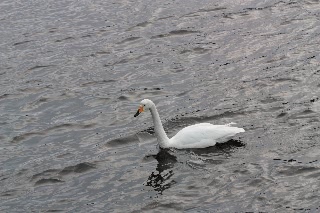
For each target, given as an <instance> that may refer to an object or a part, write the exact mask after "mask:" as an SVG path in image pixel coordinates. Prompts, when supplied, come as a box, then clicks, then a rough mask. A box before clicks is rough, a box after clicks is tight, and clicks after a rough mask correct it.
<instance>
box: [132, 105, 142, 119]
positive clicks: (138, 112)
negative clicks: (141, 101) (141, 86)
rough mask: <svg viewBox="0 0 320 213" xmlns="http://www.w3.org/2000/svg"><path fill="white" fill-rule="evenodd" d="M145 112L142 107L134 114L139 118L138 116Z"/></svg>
mask: <svg viewBox="0 0 320 213" xmlns="http://www.w3.org/2000/svg"><path fill="white" fill-rule="evenodd" d="M143 111H144V109H143V106H140V107H139V109H138V111H137V113H136V114H134V117H137V116H138V115H139V114H140V113H141V112H143Z"/></svg>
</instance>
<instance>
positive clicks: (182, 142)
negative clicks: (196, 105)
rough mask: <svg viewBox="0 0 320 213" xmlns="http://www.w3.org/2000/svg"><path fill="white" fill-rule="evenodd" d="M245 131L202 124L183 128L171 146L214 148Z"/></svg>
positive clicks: (174, 137)
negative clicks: (218, 143) (217, 144)
mask: <svg viewBox="0 0 320 213" xmlns="http://www.w3.org/2000/svg"><path fill="white" fill-rule="evenodd" d="M239 132H244V129H242V128H238V127H231V126H228V125H212V124H210V123H200V124H195V125H191V126H188V127H185V128H183V129H182V130H181V131H179V132H178V133H177V134H176V135H175V136H173V137H172V138H171V139H170V146H171V147H175V148H179V149H183V148H204V147H208V146H214V145H215V144H216V143H217V142H222V141H225V140H227V139H228V138H230V137H232V136H234V135H235V134H237V133H239Z"/></svg>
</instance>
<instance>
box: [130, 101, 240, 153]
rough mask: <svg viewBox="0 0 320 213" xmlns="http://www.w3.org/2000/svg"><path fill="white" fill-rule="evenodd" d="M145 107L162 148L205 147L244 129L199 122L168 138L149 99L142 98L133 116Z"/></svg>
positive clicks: (222, 140)
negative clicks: (148, 111)
mask: <svg viewBox="0 0 320 213" xmlns="http://www.w3.org/2000/svg"><path fill="white" fill-rule="evenodd" d="M147 109H149V110H150V112H151V115H152V118H153V123H154V130H155V133H156V136H157V139H158V143H159V145H160V147H162V148H171V147H172V148H178V149H185V148H205V147H209V146H214V145H215V144H216V143H217V142H224V141H226V140H228V139H229V138H230V137H232V136H234V135H235V134H237V133H240V132H244V131H245V130H244V129H242V128H238V127H232V126H230V125H228V124H227V125H212V124H210V123H200V124H195V125H191V126H188V127H185V128H183V129H182V130H180V131H179V132H178V133H177V134H176V135H175V136H173V137H172V138H171V139H169V138H168V136H167V134H166V133H165V131H164V129H163V126H162V123H161V120H160V117H159V113H158V111H157V108H156V106H155V104H154V103H153V102H152V101H151V100H148V99H144V100H143V101H141V105H140V108H139V110H138V112H137V113H136V114H135V117H136V116H138V115H139V114H140V113H141V112H143V111H144V110H147Z"/></svg>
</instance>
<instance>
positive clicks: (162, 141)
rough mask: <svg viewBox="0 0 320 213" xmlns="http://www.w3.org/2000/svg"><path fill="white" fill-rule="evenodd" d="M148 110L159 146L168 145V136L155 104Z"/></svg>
mask: <svg viewBox="0 0 320 213" xmlns="http://www.w3.org/2000/svg"><path fill="white" fill-rule="evenodd" d="M150 112H151V115H152V119H153V123H154V130H155V133H156V136H157V139H158V143H159V145H160V146H161V147H168V145H169V138H168V136H167V134H166V132H165V131H164V129H163V126H162V123H161V120H160V116H159V113H158V111H157V108H156V106H155V105H153V106H152V107H151V108H150Z"/></svg>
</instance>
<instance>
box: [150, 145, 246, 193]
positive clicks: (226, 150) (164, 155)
mask: <svg viewBox="0 0 320 213" xmlns="http://www.w3.org/2000/svg"><path fill="white" fill-rule="evenodd" d="M244 146H245V144H244V143H242V142H241V141H239V140H232V139H231V140H229V141H227V142H225V143H219V144H216V145H215V146H212V147H207V148H203V149H185V150H170V149H160V151H159V153H158V154H156V155H151V156H149V157H153V158H155V159H156V160H157V161H158V164H157V168H156V171H154V172H152V173H151V174H150V175H149V177H148V180H147V182H146V185H147V186H151V187H152V188H153V189H154V190H155V191H156V192H158V193H159V194H162V193H163V192H164V190H166V189H168V188H170V187H171V186H172V185H174V184H176V183H177V182H176V181H175V180H173V179H171V178H172V176H173V175H174V171H175V170H174V165H175V164H176V163H177V162H178V160H177V157H176V156H175V155H179V154H180V155H181V156H184V157H182V159H183V158H184V160H183V161H185V163H186V165H188V166H189V167H190V168H192V169H204V167H206V166H207V165H208V164H222V163H224V160H225V159H226V158H229V157H230V156H231V155H232V153H233V152H234V151H235V150H236V149H238V148H240V147H244ZM171 153H174V155H173V154H171ZM186 155H187V156H186ZM181 156H180V157H181ZM194 156H198V159H199V160H200V163H199V161H193V160H191V159H189V158H190V157H191V158H192V157H194ZM180 157H179V161H180V160H181V158H180ZM185 157H186V158H188V159H186V158H185Z"/></svg>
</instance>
